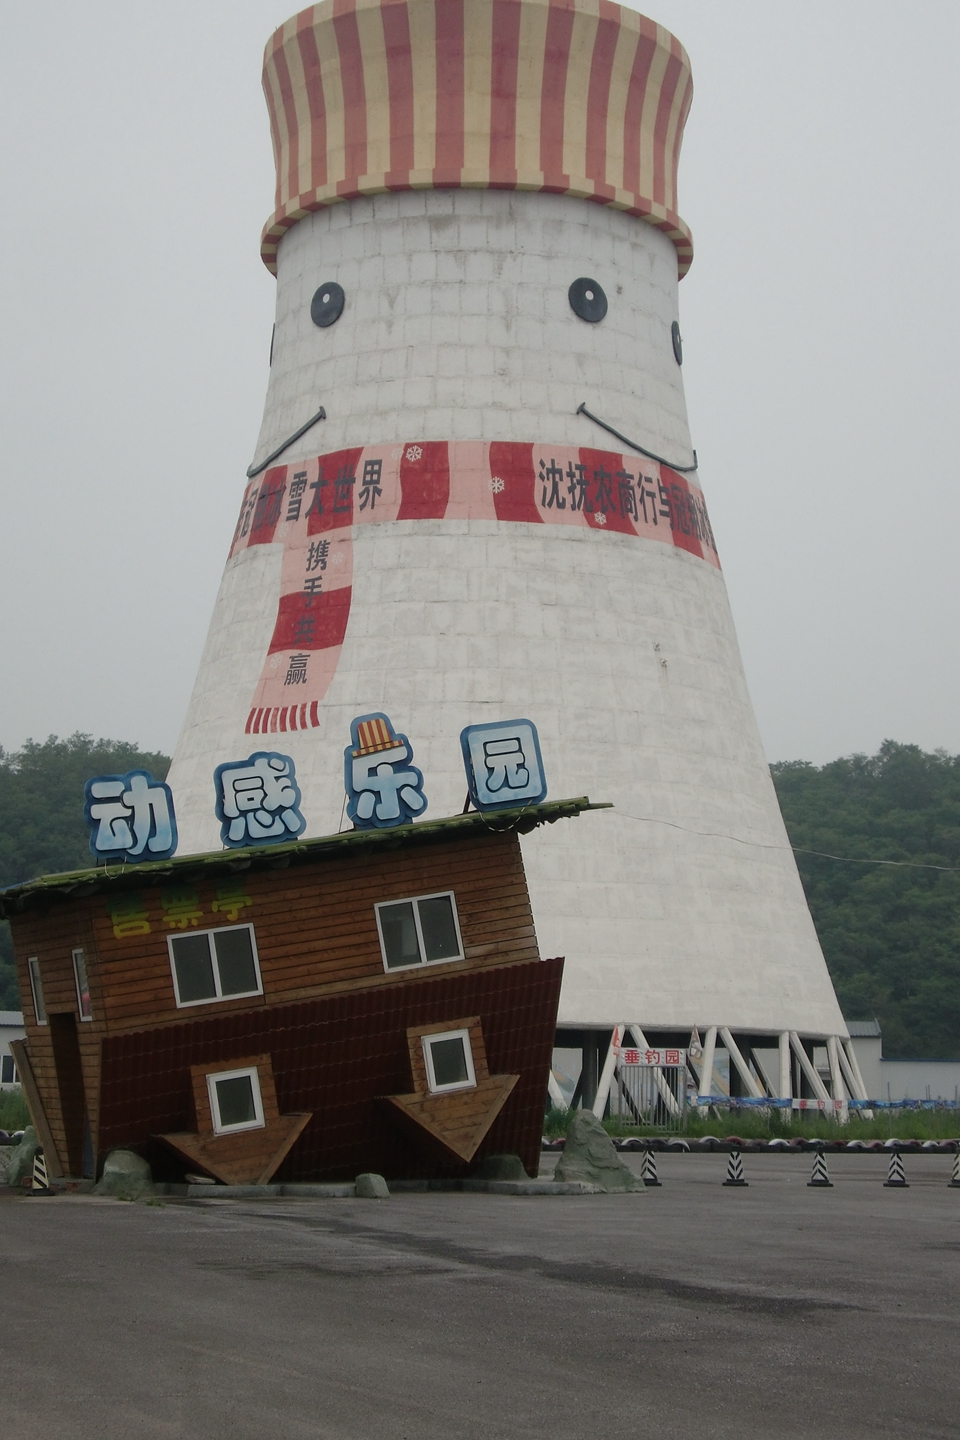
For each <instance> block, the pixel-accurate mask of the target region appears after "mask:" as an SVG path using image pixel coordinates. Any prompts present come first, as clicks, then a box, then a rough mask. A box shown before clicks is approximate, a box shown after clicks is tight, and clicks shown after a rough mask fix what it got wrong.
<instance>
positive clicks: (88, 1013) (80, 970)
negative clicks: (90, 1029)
mask: <svg viewBox="0 0 960 1440" xmlns="http://www.w3.org/2000/svg"><path fill="white" fill-rule="evenodd" d="M73 978H74V980H76V982H77V1005H78V1007H79V1010H80V1019H81V1020H92V1019H93V1006H92V1005H91V1004H90V982H89V980H88V979H87V957H86V956H85V955H84V953H83V951H82V950H74V952H73Z"/></svg>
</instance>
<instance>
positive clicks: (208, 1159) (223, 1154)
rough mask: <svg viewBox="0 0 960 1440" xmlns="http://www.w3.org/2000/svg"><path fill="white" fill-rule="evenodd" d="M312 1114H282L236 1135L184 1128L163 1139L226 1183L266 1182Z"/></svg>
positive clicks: (191, 1162) (161, 1137)
mask: <svg viewBox="0 0 960 1440" xmlns="http://www.w3.org/2000/svg"><path fill="white" fill-rule="evenodd" d="M311 1118H312V1113H311V1112H307V1113H305V1114H304V1113H296V1114H291V1115H278V1116H277V1118H276V1119H274V1120H268V1121H267V1123H266V1125H263V1126H261V1127H260V1128H258V1129H256V1130H238V1131H237V1132H236V1133H235V1134H233V1135H214V1134H206V1135H198V1134H196V1133H190V1132H182V1133H179V1134H173V1135H161V1136H160V1139H161V1140H163V1141H165V1142H166V1144H167V1145H169V1146H170V1148H171V1149H172V1150H176V1152H177V1154H178V1155H182V1156H183V1157H184V1158H185V1159H186V1160H189V1162H190V1164H191V1165H193V1166H194V1167H195V1168H198V1169H200V1170H205V1171H206V1172H207V1174H208V1175H213V1176H214V1178H215V1179H217V1180H222V1181H223V1183H224V1185H266V1184H268V1183H269V1181H270V1177H271V1176H272V1175H273V1174H274V1173H275V1172H276V1171H277V1170H279V1168H280V1163H281V1161H282V1160H284V1159H285V1158H286V1156H287V1154H288V1153H289V1152H290V1150H291V1149H292V1148H293V1145H294V1143H295V1141H296V1140H297V1138H298V1137H299V1135H300V1134H301V1132H302V1131H303V1130H304V1129H305V1128H306V1126H307V1123H308V1122H309V1121H310V1119H311Z"/></svg>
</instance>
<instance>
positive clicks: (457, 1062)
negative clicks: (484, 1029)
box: [421, 1030, 477, 1095]
mask: <svg viewBox="0 0 960 1440" xmlns="http://www.w3.org/2000/svg"><path fill="white" fill-rule="evenodd" d="M421 1040H422V1043H423V1058H424V1060H425V1062H426V1066H427V1084H428V1085H429V1087H430V1089H431V1091H432V1093H433V1094H435V1095H437V1094H441V1093H442V1092H443V1091H445V1090H471V1089H473V1087H474V1086H475V1085H476V1083H477V1077H476V1074H475V1072H474V1068H473V1050H472V1049H471V1047H470V1031H469V1030H442V1031H440V1032H439V1034H435V1035H423V1036H421Z"/></svg>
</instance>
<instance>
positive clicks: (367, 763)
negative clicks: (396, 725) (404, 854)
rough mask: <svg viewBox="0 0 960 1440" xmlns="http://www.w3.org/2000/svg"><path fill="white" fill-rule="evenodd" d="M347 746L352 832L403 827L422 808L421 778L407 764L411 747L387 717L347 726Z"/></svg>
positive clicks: (424, 804) (346, 780) (346, 775)
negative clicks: (348, 735) (395, 826)
mask: <svg viewBox="0 0 960 1440" xmlns="http://www.w3.org/2000/svg"><path fill="white" fill-rule="evenodd" d="M350 736H351V739H352V742H353V743H352V744H351V745H348V746H347V748H346V750H344V752H343V783H344V787H345V789H346V792H347V814H348V815H349V817H350V819H351V820H352V821H353V823H354V825H355V826H356V828H357V829H358V830H383V829H389V827H390V826H392V825H407V824H409V823H410V821H411V820H414V819H416V817H417V816H418V815H422V814H423V812H424V811H425V810H426V808H427V797H426V795H424V793H423V776H422V775H421V773H420V771H419V770H418V769H417V768H416V766H415V765H413V764H412V763H411V762H412V760H413V747H412V745H411V744H410V741H409V740H408V739H407V737H406V735H396V734H395V733H394V730H393V726H392V725H391V724H390V721H389V720H388V718H387V716H386V715H384V714H382V713H380V712H377V713H376V714H374V715H359V716H358V717H357V719H356V720H353V721H351V723H350Z"/></svg>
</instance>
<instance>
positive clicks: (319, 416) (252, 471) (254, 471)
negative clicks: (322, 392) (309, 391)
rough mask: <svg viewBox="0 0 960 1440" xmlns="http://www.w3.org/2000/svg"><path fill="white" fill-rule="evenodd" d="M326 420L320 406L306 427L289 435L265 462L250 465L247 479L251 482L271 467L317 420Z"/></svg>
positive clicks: (301, 427)
mask: <svg viewBox="0 0 960 1440" xmlns="http://www.w3.org/2000/svg"><path fill="white" fill-rule="evenodd" d="M326 418H327V412H326V410H324V408H323V406H322V405H321V406H320V409H319V410H318V411H317V413H316V415H313V416H311V418H310V419H309V420H308V421H307V423H306V425H301V426H300V429H299V430H295V431H294V433H293V434H292V435H290V436H289V437H288V438H287V439H286V440H284V442H283V444H282V445H278V446H277V448H276V450H271V452H270V454H269V455H268V456H267V458H266V460H261V461H260V464H259V465H251V466H250V468H249V470H248V471H247V479H248V480H252V479H253V477H254V476H255V475H259V474H260V471H261V470H266V468H267V466H268V465H272V464H273V462H274V460H276V458H277V456H278V455H282V454H283V452H284V450H288V449H289V448H290V446H291V445H292V444H293V442H294V440H299V439H300V436H301V435H306V433H307V431H308V430H311V429H312V428H313V426H314V425H316V423H317V421H318V420H326Z"/></svg>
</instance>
